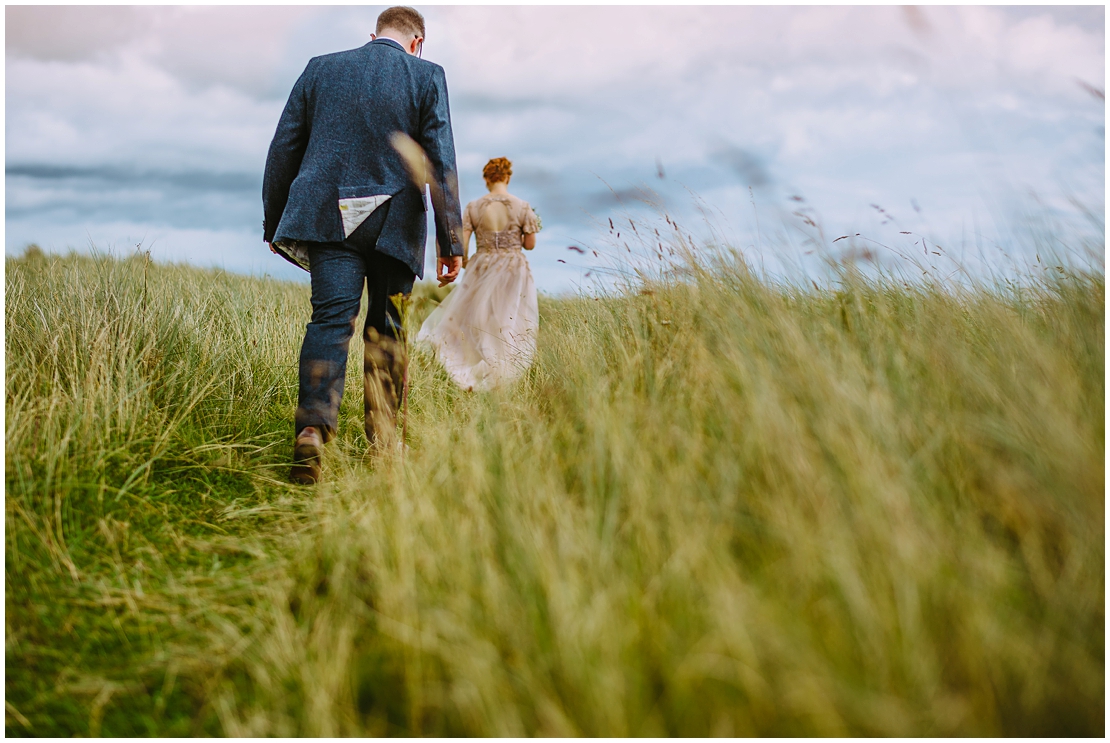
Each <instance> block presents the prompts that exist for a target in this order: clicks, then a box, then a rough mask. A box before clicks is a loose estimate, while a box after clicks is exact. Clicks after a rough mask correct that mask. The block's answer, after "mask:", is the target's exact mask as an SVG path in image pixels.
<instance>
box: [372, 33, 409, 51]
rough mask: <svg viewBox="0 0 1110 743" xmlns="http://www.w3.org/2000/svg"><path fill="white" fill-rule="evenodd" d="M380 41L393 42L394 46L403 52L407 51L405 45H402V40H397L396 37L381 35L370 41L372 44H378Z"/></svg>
mask: <svg viewBox="0 0 1110 743" xmlns="http://www.w3.org/2000/svg"><path fill="white" fill-rule="evenodd" d="M378 42H385V43H387V44H392V45H393V46H395V47H397V48H398V49H400V50H401V51H402V52H403V51H405V47H403V46H401V42H399V41H397V40H396V39H391V38H389V37H387V36H379V37H378V38H376V39H374V40H373V41H371V42H370V43H371V44H377V43H378Z"/></svg>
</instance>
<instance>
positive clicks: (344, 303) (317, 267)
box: [296, 243, 366, 441]
mask: <svg viewBox="0 0 1110 743" xmlns="http://www.w3.org/2000/svg"><path fill="white" fill-rule="evenodd" d="M309 261H310V263H311V266H312V272H311V273H312V321H311V322H309V324H308V326H307V327H306V328H305V335H304V342H303V343H302V344H301V356H300V382H299V388H298V398H297V413H296V433H298V434H299V433H300V432H301V430H302V429H304V428H305V427H306V426H315V427H316V428H318V429H319V430H320V434H321V436H322V437H323V440H324V441H328V440H329V439H330V438H331V437H332V436H334V435H335V432H336V428H337V424H338V417H339V403H340V402H341V401H342V399H343V380H344V377H345V376H346V373H347V352H348V348H349V346H350V341H351V336H353V335H354V332H355V323H356V322H357V321H358V310H359V303H360V302H361V301H362V287H363V282H364V279H365V277H366V262H365V259H364V257H363V255H362V254H361V253H360V252H359V251H358V250H355V249H353V248H351V247H350V246H347V245H343V244H340V243H315V244H313V245H312V246H311V247H310V248H309Z"/></svg>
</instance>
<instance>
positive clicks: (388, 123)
mask: <svg viewBox="0 0 1110 743" xmlns="http://www.w3.org/2000/svg"><path fill="white" fill-rule="evenodd" d="M396 132H401V133H403V134H406V135H408V136H409V137H411V138H412V139H413V140H415V141H416V142H417V143H418V144H419V145H420V146H421V147H422V148H423V149H424V152H425V154H426V155H427V161H428V164H429V165H430V166H431V167H430V168H429V169H428V172H427V173H426V180H427V181H428V183H429V185H430V189H429V190H430V191H431V194H432V206H433V208H434V213H435V230H436V245H437V248H438V250H439V254H440V255H441V256H444V257H446V256H452V255H462V254H463V247H462V216H461V212H462V210H461V208H460V206H459V179H458V172H457V170H456V167H455V141H454V137H453V136H452V133H451V116H450V113H449V111H448V108H447V79H446V77H445V76H444V73H443V68H442V67H440V66H439V65H437V64H433V63H431V62H427V61H424V60H422V59H418V58H416V57H414V56H412V55H410V54H408V53H406V52H405V50H404V49H402V48H401V45H400V44H398V43H396V42H394V41H392V40H388V39H376V40H374V41H371V42H370V43H369V44H366V45H365V46H363V47H360V48H358V49H351V50H349V51H345V52H337V53H335V54H327V55H324V56H321V57H314V58H313V59H312V60H310V61H309V63H308V66H307V67H306V68H305V71H304V72H303V73H302V74H301V77H300V79H298V80H297V83H296V85H294V86H293V92H292V93H290V94H289V101H288V102H287V103H286V104H285V110H284V111H283V112H282V114H281V120H280V121H279V122H278V126H277V132H276V133H275V134H274V139H273V142H271V144H270V152H269V155H268V156H267V157H266V174H265V176H264V178H263V182H262V205H263V209H264V212H265V221H264V222H263V225H262V230H263V233H264V236H263V239H264V240H265V241H266V242H268V243H272V244H273V245H274V247H275V248H276V249H278V250H279V251H280V252H281V254H282V255H283V256H285V258H287V259H288V260H290V261H292V262H293V263H295V264H297V265H300V266H301V267H302V268H305V269H307V268H308V265H307V260H306V255H307V254H306V252H305V250H304V246H303V245H300V243H303V242H341V241H343V239H344V229H343V222H342V217H341V213H340V208H339V200H340V199H349V198H363V197H374V196H389V200H388V201H386V202H385V204H384V205H383V206H381V207H379V208H382V209H388V213H387V215H386V220H385V224H384V226H383V227H382V230H381V233H380V234H379V235H378V236H377V240H376V243H374V244H370V245H367V246H366V247H376V249H377V250H378V251H379V252H382V253H385V254H386V255H389V256H392V257H394V258H397V259H398V260H400V261H402V262H404V263H405V264H407V265H408V266H409V268H411V269H412V270H413V273H415V274H416V275H417V276H421V277H422V276H423V275H424V244H425V242H426V241H427V231H428V228H427V218H426V212H427V210H428V204H427V200H426V197H425V193H424V189H423V188H422V187H417V185H416V184H415V182H414V180H413V177H412V176H411V175H410V173H409V171H408V169H407V168H406V166H405V163H404V160H402V159H401V157H400V155H399V154H398V153H397V151H396V150H395V149H394V148H393V146H392V144H391V137H392V136H393V135H394V134H395V133H396ZM422 180H423V178H422ZM361 232H362V230H361V229H355V230H354V232H352V233H351V234H350V235H349V236H348V238H347V239H348V242H352V243H354V244H356V245H358V243H359V241H360V238H361V239H362V240H363V241H365V242H370V241H371V240H373V236H372V235H360V233H361Z"/></svg>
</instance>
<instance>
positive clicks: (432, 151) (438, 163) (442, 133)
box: [418, 65, 463, 257]
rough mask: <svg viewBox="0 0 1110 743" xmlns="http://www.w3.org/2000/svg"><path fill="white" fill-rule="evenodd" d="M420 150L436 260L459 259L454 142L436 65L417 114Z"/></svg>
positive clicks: (443, 82) (444, 81)
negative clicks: (426, 176)
mask: <svg viewBox="0 0 1110 743" xmlns="http://www.w3.org/2000/svg"><path fill="white" fill-rule="evenodd" d="M418 139H419V143H420V146H421V147H423V148H424V152H425V154H427V156H428V161H429V163H430V164H431V173H430V174H429V186H430V187H431V192H432V208H433V210H434V211H435V225H436V249H437V252H438V253H439V255H440V256H442V257H447V256H453V255H462V254H463V246H462V235H461V234H460V233H461V228H462V209H461V207H460V205H459V174H458V170H457V169H456V167H455V138H454V135H453V134H452V132H451V112H450V111H449V110H448V105H447V77H446V76H445V75H444V73H443V68H442V67H440V66H438V65H436V66H435V69H434V72H433V73H432V80H431V85H429V86H428V90H427V92H426V93H425V96H424V101H423V105H422V106H421V112H420V136H419V138H418Z"/></svg>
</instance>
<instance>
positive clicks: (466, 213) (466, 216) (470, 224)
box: [463, 201, 474, 233]
mask: <svg viewBox="0 0 1110 743" xmlns="http://www.w3.org/2000/svg"><path fill="white" fill-rule="evenodd" d="M473 207H474V202H473V201H471V202H470V203H469V204H467V205H466V208H465V209H463V229H464V230H469V231H470V232H471V233H473V232H474V221H473V220H472V219H471V218H470V212H471V210H472V209H473Z"/></svg>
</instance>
